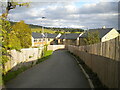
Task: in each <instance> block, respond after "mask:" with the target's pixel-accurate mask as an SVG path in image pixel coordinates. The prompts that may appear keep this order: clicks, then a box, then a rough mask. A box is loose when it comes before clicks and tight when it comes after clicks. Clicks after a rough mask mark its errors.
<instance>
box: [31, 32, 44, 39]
mask: <svg viewBox="0 0 120 90" xmlns="http://www.w3.org/2000/svg"><path fill="white" fill-rule="evenodd" d="M32 37H33V38H43V35H42V34H41V33H36V32H32Z"/></svg>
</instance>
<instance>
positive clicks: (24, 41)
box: [13, 21, 32, 48]
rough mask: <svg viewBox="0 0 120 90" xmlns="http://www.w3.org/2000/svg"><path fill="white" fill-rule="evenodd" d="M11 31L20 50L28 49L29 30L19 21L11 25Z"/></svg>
mask: <svg viewBox="0 0 120 90" xmlns="http://www.w3.org/2000/svg"><path fill="white" fill-rule="evenodd" d="M13 31H14V33H15V34H16V36H17V38H19V40H20V44H21V47H22V48H29V47H30V46H31V45H32V43H31V29H30V28H29V26H28V25H27V24H25V23H24V21H20V22H18V23H16V24H15V25H13Z"/></svg>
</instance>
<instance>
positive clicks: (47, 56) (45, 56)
mask: <svg viewBox="0 0 120 90" xmlns="http://www.w3.org/2000/svg"><path fill="white" fill-rule="evenodd" d="M52 53H53V51H52V50H49V51H45V52H44V56H43V57H42V58H41V59H38V61H37V64H38V63H40V62H43V61H45V60H46V59H48V58H49V57H50V56H51V55H52Z"/></svg>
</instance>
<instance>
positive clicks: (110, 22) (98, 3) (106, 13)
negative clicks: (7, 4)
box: [8, 0, 118, 29]
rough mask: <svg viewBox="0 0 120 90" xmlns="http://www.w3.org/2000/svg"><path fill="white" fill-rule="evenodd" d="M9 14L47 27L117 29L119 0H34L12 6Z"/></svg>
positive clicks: (17, 18) (29, 22)
mask: <svg viewBox="0 0 120 90" xmlns="http://www.w3.org/2000/svg"><path fill="white" fill-rule="evenodd" d="M113 1H114V2H113ZM42 17H46V18H44V19H42ZM8 18H9V19H10V20H11V21H20V20H24V21H25V22H26V23H28V24H35V25H43V26H47V27H72V28H83V29H89V28H101V27H102V26H106V27H114V28H116V29H118V0H60V1H59V0H34V1H31V3H30V6H29V7H17V8H16V9H14V10H11V11H10V13H9V16H8Z"/></svg>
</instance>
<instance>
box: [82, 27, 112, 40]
mask: <svg viewBox="0 0 120 90" xmlns="http://www.w3.org/2000/svg"><path fill="white" fill-rule="evenodd" d="M112 29H113V28H105V29H103V28H101V29H100V28H99V29H89V31H86V32H85V33H83V34H82V35H81V36H80V37H82V38H84V37H86V36H87V33H88V32H98V33H99V38H102V37H104V36H105V35H106V34H107V33H108V32H110V31H111V30H112Z"/></svg>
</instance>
